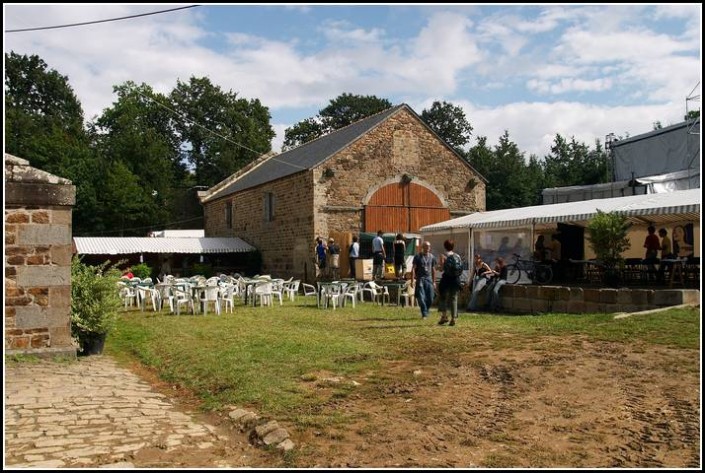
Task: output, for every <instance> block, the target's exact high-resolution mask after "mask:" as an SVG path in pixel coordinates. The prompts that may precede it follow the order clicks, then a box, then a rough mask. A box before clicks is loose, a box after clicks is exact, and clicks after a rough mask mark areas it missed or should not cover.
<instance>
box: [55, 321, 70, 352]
mask: <svg viewBox="0 0 705 473" xmlns="http://www.w3.org/2000/svg"><path fill="white" fill-rule="evenodd" d="M49 337H50V344H51V346H52V347H55V348H61V347H70V346H72V343H73V342H72V340H71V326H70V323H66V324H64V326H63V327H49Z"/></svg>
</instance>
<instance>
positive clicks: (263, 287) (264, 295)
mask: <svg viewBox="0 0 705 473" xmlns="http://www.w3.org/2000/svg"><path fill="white" fill-rule="evenodd" d="M252 296H253V297H252V302H253V304H254V305H257V299H259V301H260V305H262V306H265V305H268V306H271V305H272V283H271V282H268V281H262V282H260V283H258V284H257V285H256V286H255V290H254V293H253V294H252Z"/></svg>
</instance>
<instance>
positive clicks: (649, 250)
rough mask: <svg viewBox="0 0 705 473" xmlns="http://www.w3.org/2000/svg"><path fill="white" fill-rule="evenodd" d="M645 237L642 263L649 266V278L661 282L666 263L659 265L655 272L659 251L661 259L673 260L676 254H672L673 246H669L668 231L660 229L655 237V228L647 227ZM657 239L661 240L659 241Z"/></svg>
mask: <svg viewBox="0 0 705 473" xmlns="http://www.w3.org/2000/svg"><path fill="white" fill-rule="evenodd" d="M646 232H647V235H646V239H645V240H644V248H646V254H645V255H644V263H646V264H647V265H648V266H649V275H650V277H654V276H655V277H656V279H657V280H659V281H661V280H663V278H664V274H665V272H666V267H667V264H666V263H661V264H660V266H659V270H658V272H656V264H655V263H656V262H657V261H658V257H659V251H660V252H661V259H662V260H664V259H673V258H676V256H677V253H674V251H673V246H672V245H671V239H670V238H668V230H666V229H665V228H661V229H660V230H659V231H658V236H657V235H656V227H654V226H653V225H649V226H648V227H647V229H646ZM659 237H660V238H661V240H659Z"/></svg>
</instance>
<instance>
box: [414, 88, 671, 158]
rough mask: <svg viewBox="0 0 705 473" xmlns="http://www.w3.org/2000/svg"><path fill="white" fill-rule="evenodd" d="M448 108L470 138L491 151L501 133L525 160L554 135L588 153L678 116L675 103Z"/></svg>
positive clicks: (546, 149)
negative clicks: (460, 114)
mask: <svg viewBox="0 0 705 473" xmlns="http://www.w3.org/2000/svg"><path fill="white" fill-rule="evenodd" d="M453 103H454V104H456V105H461V106H462V107H463V110H464V111H465V115H466V117H467V118H468V120H469V121H470V123H471V124H472V126H473V127H474V131H473V135H474V136H486V137H487V142H488V145H490V146H494V145H496V144H498V142H499V137H500V136H501V135H503V134H504V131H505V130H507V131H509V138H510V139H511V140H512V141H514V142H515V143H517V145H518V147H519V149H520V150H521V151H524V152H526V156H525V158H526V159H527V160H528V158H529V155H531V154H535V155H536V156H538V157H539V158H543V157H544V156H545V155H546V154H548V153H549V152H550V148H551V144H552V143H553V140H554V138H555V135H556V134H560V135H562V136H564V137H566V138H568V139H570V138H571V137H573V136H574V137H575V138H576V140H578V141H580V142H584V143H585V144H587V145H588V146H590V147H592V148H594V145H595V139H599V140H600V142H602V143H604V140H605V136H606V135H607V134H609V133H612V132H613V133H615V134H616V135H617V136H620V135H621V136H626V135H627V134H628V135H629V136H634V135H638V134H641V133H646V132H649V131H651V129H652V125H653V123H654V122H656V121H660V122H661V123H662V124H664V126H665V125H668V124H674V123H679V122H681V121H683V115H684V112H683V110H682V106H681V105H680V104H679V103H668V104H662V105H644V106H635V107H610V106H597V105H588V104H583V103H579V102H554V103H548V102H532V103H529V102H518V103H512V104H507V105H504V106H500V107H493V108H484V107H478V106H475V105H474V104H472V103H468V102H463V101H462V100H457V101H453ZM424 107H428V105H424ZM473 144H475V141H474V140H473Z"/></svg>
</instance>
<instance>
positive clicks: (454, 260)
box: [411, 240, 507, 326]
mask: <svg viewBox="0 0 705 473" xmlns="http://www.w3.org/2000/svg"><path fill="white" fill-rule="evenodd" d="M443 248H444V249H445V252H444V253H443V255H441V258H440V261H438V260H437V259H436V257H435V256H434V255H433V253H431V242H429V241H425V242H424V243H423V245H422V249H421V252H420V253H418V254H417V255H416V256H414V260H413V263H412V269H411V283H412V285H414V280H415V281H416V285H415V297H416V299H417V301H418V304H419V308H420V309H421V318H423V319H426V318H428V316H429V312H430V309H431V305H432V304H433V299H434V296H435V293H436V290H437V292H438V297H439V299H438V312H439V313H440V320H439V321H438V324H439V325H445V324H448V325H449V326H453V325H455V321H456V320H457V318H458V293H459V292H460V289H461V287H462V284H461V276H462V269H460V270H459V267H460V268H462V259H461V257H460V255H458V254H457V253H455V252H454V251H453V250H454V248H455V242H454V241H453V240H446V241H444V242H443ZM459 265H460V266H459ZM437 267H439V268H442V269H443V274H442V275H441V279H440V281H439V282H438V283H436V268H437ZM506 282H507V265H506V263H505V261H504V258H502V257H501V256H498V257H497V258H496V259H495V266H494V268H491V267H490V266H489V265H488V264H487V263H485V262H484V261H483V260H482V257H481V256H480V254H479V253H478V254H476V255H475V264H474V268H473V283H472V295H471V297H470V303H469V304H468V310H470V311H472V310H477V309H478V303H477V301H478V297H479V294H480V291H482V289H483V288H485V287H486V286H488V284H489V286H488V290H489V296H488V301H487V307H486V308H487V309H488V310H493V311H496V310H498V309H499V304H500V297H499V290H500V289H501V287H502V286H503V285H504V284H506ZM436 286H437V287H436ZM448 312H450V318H449V317H448Z"/></svg>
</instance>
